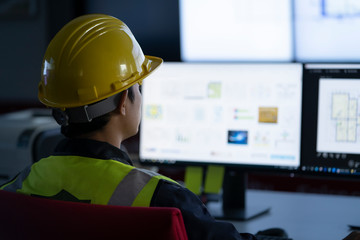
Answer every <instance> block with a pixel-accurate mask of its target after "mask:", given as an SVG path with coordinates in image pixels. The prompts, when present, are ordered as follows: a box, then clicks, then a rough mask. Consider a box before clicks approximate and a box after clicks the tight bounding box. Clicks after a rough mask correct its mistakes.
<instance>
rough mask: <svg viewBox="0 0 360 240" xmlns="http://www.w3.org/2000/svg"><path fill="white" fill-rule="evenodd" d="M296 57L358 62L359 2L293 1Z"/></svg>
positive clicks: (359, 52) (329, 0)
mask: <svg viewBox="0 0 360 240" xmlns="http://www.w3.org/2000/svg"><path fill="white" fill-rule="evenodd" d="M294 16H295V18H294V27H295V55H296V56H295V60H296V61H298V62H338V63H339V62H359V61H360V48H359V40H360V33H359V28H360V1H357V0H344V1H337V0H316V1H313V0H296V1H294Z"/></svg>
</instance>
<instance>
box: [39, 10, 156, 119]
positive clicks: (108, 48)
mask: <svg viewBox="0 0 360 240" xmlns="http://www.w3.org/2000/svg"><path fill="white" fill-rule="evenodd" d="M162 62H163V60H162V59H161V58H158V57H151V56H145V55H144V54H143V52H142V50H141V48H140V46H139V44H138V42H137V41H136V39H135V37H134V36H133V34H132V33H131V31H130V29H129V28H128V27H127V26H126V25H125V24H124V23H123V22H122V21H120V20H119V19H117V18H115V17H112V16H108V15H104V14H89V15H84V16H81V17H78V18H75V19H74V20H72V21H70V22H69V23H68V24H66V25H65V26H64V27H63V28H62V29H61V30H60V31H59V32H58V33H57V34H56V36H55V37H54V38H53V39H52V40H51V42H50V44H49V46H48V48H47V50H46V53H45V56H44V59H43V65H42V72H41V81H40V83H39V92H38V97H39V100H40V101H41V102H42V103H43V104H45V105H46V106H48V107H52V108H59V109H61V110H62V111H65V110H66V109H68V108H77V107H81V106H87V105H89V104H92V103H95V102H98V101H100V100H103V99H107V98H109V97H110V96H114V95H115V94H116V93H119V92H121V91H123V90H125V89H127V88H129V87H131V86H132V85H134V84H136V83H139V84H141V82H142V80H143V79H144V78H145V77H147V76H148V75H149V74H150V73H151V72H153V71H154V70H155V69H156V68H157V67H159V66H160V65H161V63H162ZM97 115H99V114H97ZM90 121H91V119H90Z"/></svg>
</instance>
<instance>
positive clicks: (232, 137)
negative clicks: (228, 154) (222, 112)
mask: <svg viewBox="0 0 360 240" xmlns="http://www.w3.org/2000/svg"><path fill="white" fill-rule="evenodd" d="M228 143H230V144H243V145H244V144H248V131H229V132H228Z"/></svg>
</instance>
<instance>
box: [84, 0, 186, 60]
mask: <svg viewBox="0 0 360 240" xmlns="http://www.w3.org/2000/svg"><path fill="white" fill-rule="evenodd" d="M178 5H179V3H178V0H167V1H164V0H152V1H148V0H131V1H129V0H119V1H114V0H88V1H86V4H85V7H86V9H85V12H87V13H105V14H109V15H112V16H115V17H117V18H119V19H120V20H122V21H123V22H125V23H126V24H127V25H128V26H129V28H130V29H131V31H132V32H133V34H134V35H135V37H136V39H137V41H138V42H139V44H140V46H141V47H142V49H143V51H144V53H145V54H147V55H154V56H159V57H162V58H163V59H164V60H165V61H180V37H179V13H178V12H179V10H178V9H179V7H178Z"/></svg>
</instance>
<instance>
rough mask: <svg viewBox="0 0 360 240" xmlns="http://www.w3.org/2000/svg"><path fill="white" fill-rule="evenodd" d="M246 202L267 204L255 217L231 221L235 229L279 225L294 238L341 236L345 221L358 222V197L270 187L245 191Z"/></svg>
mask: <svg viewBox="0 0 360 240" xmlns="http://www.w3.org/2000/svg"><path fill="white" fill-rule="evenodd" d="M246 199H247V204H248V205H249V204H254V205H264V206H270V207H271V210H270V212H269V213H267V214H265V215H262V216H259V217H257V218H254V219H251V220H248V221H244V222H237V221H232V223H233V224H234V225H235V227H236V228H237V229H238V231H239V232H250V233H256V232H257V231H259V230H263V229H267V228H272V227H280V228H283V229H285V231H286V232H287V233H288V235H289V237H291V238H293V239H294V240H312V239H316V240H322V239H326V240H332V239H333V240H341V239H343V238H344V237H345V236H346V235H348V234H349V232H350V231H349V227H348V224H352V225H360V197H353V196H337V195H322V194H306V193H288V192H273V191H259V190H248V191H247V197H246Z"/></svg>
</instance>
